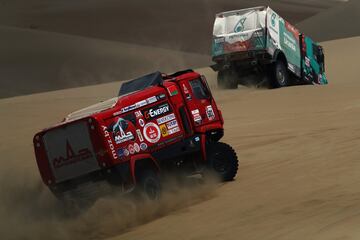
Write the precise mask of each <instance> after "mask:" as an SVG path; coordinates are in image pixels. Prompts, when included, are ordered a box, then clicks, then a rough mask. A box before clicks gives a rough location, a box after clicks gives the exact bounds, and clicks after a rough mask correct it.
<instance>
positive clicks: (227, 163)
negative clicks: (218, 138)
mask: <svg viewBox="0 0 360 240" xmlns="http://www.w3.org/2000/svg"><path fill="white" fill-rule="evenodd" d="M206 155H207V160H208V166H209V167H210V169H211V170H213V171H215V173H216V174H217V175H218V176H219V177H220V179H221V180H222V181H231V180H233V179H234V177H235V176H236V173H237V170H238V167H239V162H238V158H237V155H236V152H235V151H234V149H233V148H232V147H231V146H230V145H228V144H226V143H222V142H215V143H210V144H208V145H207V153H206Z"/></svg>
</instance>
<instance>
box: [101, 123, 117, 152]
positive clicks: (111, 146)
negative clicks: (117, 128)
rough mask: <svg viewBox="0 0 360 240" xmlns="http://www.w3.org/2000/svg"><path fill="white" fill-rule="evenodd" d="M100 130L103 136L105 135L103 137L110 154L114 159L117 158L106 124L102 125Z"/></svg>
mask: <svg viewBox="0 0 360 240" xmlns="http://www.w3.org/2000/svg"><path fill="white" fill-rule="evenodd" d="M102 130H103V132H104V136H105V139H106V141H107V143H108V145H109V148H110V151H111V155H112V156H113V158H114V159H117V158H118V156H117V154H116V151H115V147H114V144H113V141H112V140H111V137H110V133H109V131H108V129H107V127H106V126H102Z"/></svg>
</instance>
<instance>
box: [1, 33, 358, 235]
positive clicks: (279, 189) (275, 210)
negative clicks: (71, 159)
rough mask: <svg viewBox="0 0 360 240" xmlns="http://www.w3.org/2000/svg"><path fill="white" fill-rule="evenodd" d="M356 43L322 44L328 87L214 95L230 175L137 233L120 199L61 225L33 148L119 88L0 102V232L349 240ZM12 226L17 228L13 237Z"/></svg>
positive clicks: (354, 189) (352, 230) (354, 199)
mask: <svg viewBox="0 0 360 240" xmlns="http://www.w3.org/2000/svg"><path fill="white" fill-rule="evenodd" d="M359 44H360V38H359V37H357V38H349V39H343V40H337V41H330V42H325V43H324V44H323V45H324V46H325V48H326V54H327V55H326V56H327V58H326V63H327V66H326V67H327V72H328V78H329V82H330V84H329V85H327V86H298V87H288V88H283V89H276V90H256V89H248V88H239V89H238V90H227V91H224V90H216V89H214V95H215V98H216V100H217V102H218V103H219V105H220V108H221V109H222V111H223V115H224V118H225V138H224V141H226V142H228V143H230V144H231V145H232V146H233V147H234V148H235V149H236V151H237V152H238V155H239V157H240V161H241V165H240V169H239V174H238V176H237V178H236V180H235V181H234V182H231V183H228V184H225V185H221V186H218V187H217V190H216V191H215V192H212V194H210V195H207V198H205V199H201V198H198V197H199V196H198V195H196V194H195V193H193V194H191V192H190V194H188V195H186V196H187V197H186V198H185V199H184V198H180V199H181V200H182V201H185V202H187V201H189V199H191V198H192V197H193V198H195V199H197V200H196V201H195V202H192V204H193V205H191V206H188V207H186V208H181V209H176V208H175V210H174V209H172V211H169V212H167V214H166V216H162V217H161V218H158V217H156V218H154V217H153V218H151V216H150V218H149V219H150V220H151V219H152V220H153V221H151V222H149V223H147V224H145V225H141V226H136V227H134V224H132V222H126V221H125V222H123V221H122V219H124V218H125V219H126V218H129V216H127V215H126V214H125V215H124V214H123V213H124V212H123V209H124V206H125V207H129V206H128V205H121V202H119V204H116V202H115V204H114V202H111V204H108V205H107V208H101V207H98V208H95V209H92V211H91V215H90V216H91V219H92V220H91V219H89V216H84V217H83V218H81V219H77V220H76V221H74V220H64V219H62V218H58V217H57V214H56V211H57V209H54V207H53V205H52V202H53V201H54V200H53V199H52V198H51V196H50V195H49V193H48V191H47V190H46V189H45V188H44V187H43V185H42V184H41V183H40V177H39V175H38V172H37V168H36V164H35V159H34V155H33V151H32V143H31V139H32V136H33V134H34V133H35V132H36V131H38V130H39V129H41V128H43V127H46V126H49V125H51V124H54V123H56V122H58V121H60V120H61V119H62V118H63V116H64V115H65V114H66V113H68V112H71V111H73V110H76V109H78V108H81V107H84V106H87V105H89V104H92V103H96V102H98V101H101V100H104V99H107V98H109V97H111V96H114V95H115V94H116V93H117V89H118V87H119V85H120V82H114V83H107V84H100V85H97V86H88V87H81V88H73V89H67V90H59V91H54V92H47V93H40V94H34V95H29V96H20V97H14V98H8V99H2V100H0V122H1V123H2V124H1V126H0V132H1V133H2V136H3V137H2V138H1V139H0V152H1V156H2V157H1V161H2V167H1V170H0V176H1V179H0V189H1V191H2V194H1V195H0V235H1V236H4V238H7V239H19V238H24V236H26V237H27V238H29V239H31V238H34V239H39V238H46V239H71V238H72V237H73V236H74V233H79V232H80V233H82V235H81V236H79V237H78V238H80V237H83V238H84V239H88V238H93V239H103V238H112V239H239V238H241V239H249V240H251V239H277V240H278V239H284V240H285V239H286V240H287V239H317V240H318V239H320V240H321V239H327V240H328V239H358V238H359V232H358V228H359V222H360V217H359V216H360V191H359V182H360V175H359V174H358V173H359V170H360V164H359V161H358V160H359V157H360V151H359V149H358V147H357V146H359V144H360V128H359V124H358V123H359V120H360V102H359V94H358V88H359V87H360V82H359V81H358V77H357V71H356V70H357V69H355V67H353V68H349V66H351V64H352V63H353V62H356V59H357V57H358V56H359V48H356V47H357V46H358V45H359ZM339 59H341V61H340V60H339ZM200 71H201V72H203V73H205V74H206V76H207V77H208V80H209V81H210V83H211V86H214V85H215V84H214V82H215V74H214V73H213V72H212V71H211V70H210V69H207V68H206V69H200ZM190 202H191V201H190ZM106 203H107V202H105V204H106ZM175 206H176V204H175ZM164 207H165V206H164ZM173 207H174V205H173ZM154 216H158V215H154ZM148 217H149V216H148ZM94 219H99V221H94ZM102 223H106V224H102ZM14 224H17V225H18V226H21V227H19V228H18V229H17V231H13V230H10V229H11V226H13V225H14ZM116 224H119V226H118V228H117V226H116ZM76 236H78V235H76Z"/></svg>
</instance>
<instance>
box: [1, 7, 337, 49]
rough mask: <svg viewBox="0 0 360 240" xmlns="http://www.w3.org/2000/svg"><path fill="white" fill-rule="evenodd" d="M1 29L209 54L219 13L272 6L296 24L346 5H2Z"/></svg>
mask: <svg viewBox="0 0 360 240" xmlns="http://www.w3.org/2000/svg"><path fill="white" fill-rule="evenodd" d="M1 3H2V5H1V8H0V25H7V26H14V27H20V28H35V29H38V30H43V31H50V32H60V33H66V34H71V35H81V36H86V37H91V38H100V39H107V40H114V41H120V42H127V43H131V44H141V45H148V46H156V47H161V48H170V49H173V50H181V51H190V52H198V53H202V54H209V52H210V44H211V42H210V37H211V33H212V24H213V21H214V15H215V13H217V12H221V11H225V10H233V9H241V8H246V7H253V6H258V5H267V4H270V5H271V7H272V8H274V9H275V10H277V11H279V12H280V13H281V15H282V16H284V17H285V18H286V19H288V20H289V21H290V22H292V23H297V22H299V21H302V20H304V19H306V18H308V17H310V16H313V15H315V14H317V13H319V12H321V11H323V10H325V9H329V8H331V7H333V6H336V5H338V4H340V3H341V1H329V0H309V1H299V0H281V1H268V0H241V1H233V0H206V1H204V0H203V1H192V0H181V1H172V2H171V4H169V1H167V0H152V1H139V0H137V1H133V0H122V1H117V0H103V1H96V0H87V1H80V0H73V1H43V0H3V1H1Z"/></svg>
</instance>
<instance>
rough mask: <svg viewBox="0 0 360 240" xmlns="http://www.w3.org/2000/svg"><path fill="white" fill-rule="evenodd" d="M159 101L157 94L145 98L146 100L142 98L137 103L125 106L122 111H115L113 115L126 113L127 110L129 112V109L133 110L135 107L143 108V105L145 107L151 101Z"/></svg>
mask: <svg viewBox="0 0 360 240" xmlns="http://www.w3.org/2000/svg"><path fill="white" fill-rule="evenodd" d="M156 101H157V97H156V96H152V97H149V98H147V99H144V100H141V101H139V102H137V103H135V104H132V105H130V106H126V107H123V108H122V109H121V110H120V112H116V113H114V114H113V115H114V116H115V115H118V114H121V113H126V112H129V111H132V110H134V109H137V108H141V107H144V106H146V105H148V104H151V103H154V102H156Z"/></svg>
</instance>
